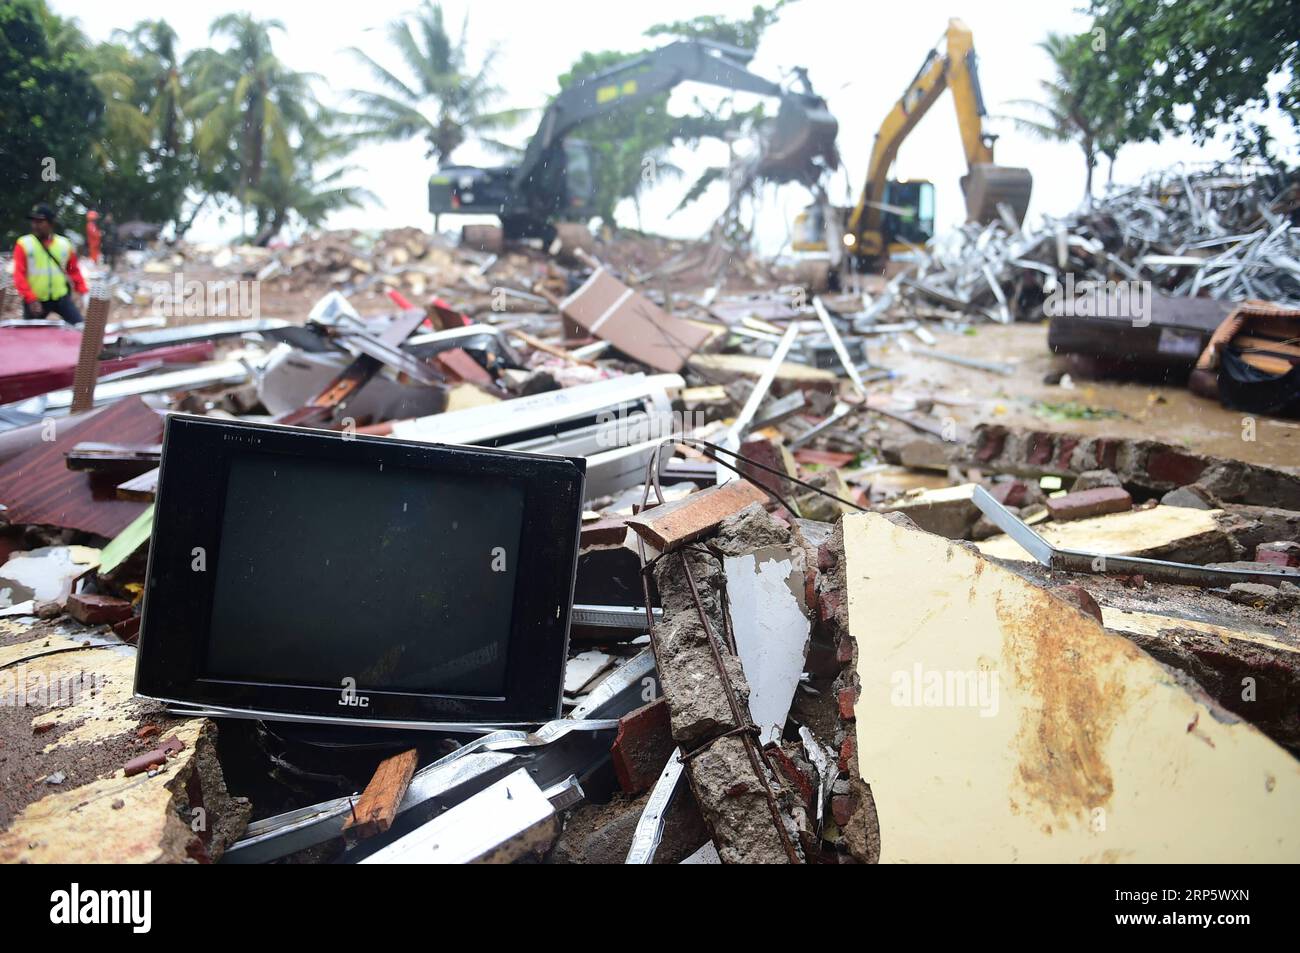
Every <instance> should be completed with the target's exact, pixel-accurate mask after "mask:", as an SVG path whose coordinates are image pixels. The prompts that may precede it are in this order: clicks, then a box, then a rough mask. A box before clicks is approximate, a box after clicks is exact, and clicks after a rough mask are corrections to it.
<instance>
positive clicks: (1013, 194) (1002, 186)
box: [961, 163, 1034, 224]
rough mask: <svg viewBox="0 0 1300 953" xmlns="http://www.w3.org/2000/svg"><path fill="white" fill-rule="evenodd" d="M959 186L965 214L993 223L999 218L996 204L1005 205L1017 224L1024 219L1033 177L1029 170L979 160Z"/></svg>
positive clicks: (973, 219)
mask: <svg viewBox="0 0 1300 953" xmlns="http://www.w3.org/2000/svg"><path fill="white" fill-rule="evenodd" d="M961 187H962V191H964V192H965V193H966V215H967V217H968V218H969V219H970V220H971V221H973V222H980V223H981V224H984V223H988V222H992V221H994V220H995V219H997V218H998V206H999V205H1002V204H1006V205H1007V206H1009V207H1010V208H1011V214H1012V215H1014V216H1015V218H1016V223H1017V224H1019V223H1021V222H1023V221H1024V220H1025V211H1026V210H1027V209H1028V208H1029V194H1030V192H1032V191H1033V187H1034V179H1033V176H1031V175H1030V174H1029V170H1028V169H1016V168H1012V167H1010V166H1005V165H991V164H988V163H979V164H977V165H973V166H971V169H970V172H969V174H967V175H965V176H962V180H961Z"/></svg>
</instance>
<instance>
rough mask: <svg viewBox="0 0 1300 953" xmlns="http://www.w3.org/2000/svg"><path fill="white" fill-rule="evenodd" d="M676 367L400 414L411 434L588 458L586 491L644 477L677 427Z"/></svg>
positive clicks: (401, 427)
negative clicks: (670, 370)
mask: <svg viewBox="0 0 1300 953" xmlns="http://www.w3.org/2000/svg"><path fill="white" fill-rule="evenodd" d="M685 386H686V384H685V381H683V380H682V378H681V377H680V376H679V375H677V374H654V375H650V376H647V375H645V374H629V375H627V376H625V377H616V378H613V379H611V380H607V381H597V382H596V383H594V384H580V385H578V386H576V387H566V388H563V389H562V390H553V391H547V392H546V393H543V394H534V395H532V396H530V397H518V398H516V399H514V400H508V401H503V402H501V403H499V404H491V405H487V406H482V407H470V408H467V409H465V410H458V411H453V412H450V413H444V414H434V415H432V416H429V417H419V418H416V419H414V420H399V421H394V423H393V425H392V435H393V436H394V437H399V438H402V439H404V440H423V441H428V442H430V443H459V444H467V445H471V446H479V447H499V448H502V449H507V450H527V451H531V452H534V453H549V454H556V455H559V456H567V457H585V458H586V460H587V498H588V499H595V498H596V497H600V496H606V495H608V494H611V493H617V492H619V491H621V490H625V489H627V488H628V487H630V486H634V485H636V484H637V483H640V482H641V481H642V479H643V476H644V473H645V468H646V464H647V463H648V462H649V459H650V455H651V453H652V452H653V451H654V448H655V447H656V446H657V445H658V444H659V443H660V442H662V441H663V440H664V439H666V438H668V437H670V436H672V435H673V434H674V433H676V432H678V431H677V430H676V429H675V427H676V424H677V417H676V416H675V415H674V413H673V398H675V397H677V396H678V395H679V394H680V392H681V390H682V389H683V388H684V387H685Z"/></svg>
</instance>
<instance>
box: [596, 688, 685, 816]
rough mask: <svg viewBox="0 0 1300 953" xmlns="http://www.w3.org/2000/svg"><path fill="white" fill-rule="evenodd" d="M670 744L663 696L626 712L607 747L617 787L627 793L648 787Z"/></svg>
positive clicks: (668, 754)
mask: <svg viewBox="0 0 1300 953" xmlns="http://www.w3.org/2000/svg"><path fill="white" fill-rule="evenodd" d="M673 747H674V745H673V736H672V731H671V728H670V726H669V721H668V701H667V699H664V698H659V699H656V700H655V701H652V702H651V703H650V704H648V705H643V706H642V707H640V708H638V709H636V710H635V711H630V712H628V713H627V714H626V715H624V716H623V717H622V718H620V719H619V720H618V734H617V735H615V736H614V744H613V747H611V748H610V755H611V757H612V759H613V762H614V776H615V777H616V778H618V785H619V787H621V788H622V789H623V790H624V791H626V792H627V793H628V794H640V793H641V792H642V791H648V790H650V788H652V787H654V783H655V781H657V780H658V779H659V775H660V773H662V772H663V769H664V765H666V764H667V763H668V759H669V758H670V757H672V753H673Z"/></svg>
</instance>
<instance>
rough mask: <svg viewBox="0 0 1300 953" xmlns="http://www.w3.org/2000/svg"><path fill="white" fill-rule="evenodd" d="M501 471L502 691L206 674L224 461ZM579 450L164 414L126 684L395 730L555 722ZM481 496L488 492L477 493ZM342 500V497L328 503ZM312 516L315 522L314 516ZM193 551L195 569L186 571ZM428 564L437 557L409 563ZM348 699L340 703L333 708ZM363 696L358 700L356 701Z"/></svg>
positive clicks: (139, 691) (581, 474) (167, 698)
mask: <svg viewBox="0 0 1300 953" xmlns="http://www.w3.org/2000/svg"><path fill="white" fill-rule="evenodd" d="M250 452H251V453H255V454H272V455H276V454H279V455H287V456H291V457H297V458H312V459H319V460H321V461H323V462H331V461H337V462H340V463H349V464H351V463H357V462H362V463H369V464H374V465H376V467H378V466H379V465H380V464H386V465H390V466H394V467H408V468H414V469H424V470H428V471H430V473H431V474H439V473H442V474H449V475H481V476H488V475H490V476H493V477H497V478H505V479H508V480H510V481H512V482H515V483H517V484H518V485H519V486H521V487H522V489H523V492H524V505H523V524H522V527H521V533H520V545H519V552H518V554H517V556H516V558H517V568H516V573H515V592H514V605H513V612H512V615H511V623H510V626H511V632H510V637H509V643H508V648H507V659H506V674H505V686H504V690H503V692H502V694H501V695H499V696H495V695H494V696H481V695H475V696H468V695H446V694H415V693H406V692H396V691H379V690H371V689H368V688H367V686H365V685H357V686H356V687H355V695H351V696H348V695H345V693H344V691H343V688H342V686H341V685H323V686H311V687H308V686H304V685H285V684H274V683H270V682H266V683H261V682H249V681H236V680H231V679H219V678H211V677H205V673H204V671H203V668H202V665H203V660H204V659H205V658H206V646H207V643H208V638H209V634H210V624H211V620H212V613H213V597H214V589H215V582H216V571H215V570H216V566H217V564H218V563H219V561H220V558H221V527H222V517H223V513H224V506H225V500H226V489H227V480H228V476H229V471H230V464H231V461H232V460H233V459H234V458H235V457H236V456H238V455H245V454H248V453H250ZM585 472H586V461H585V460H583V459H582V458H568V457H555V456H547V455H543V454H533V453H518V452H511V451H505V450H492V449H483V448H479V447H463V446H454V445H447V444H431V443H421V442H417V441H410V440H397V439H393V438H389V437H371V436H366V435H361V434H350V433H339V432H335V431H328V430H314V429H309V428H304V427H286V426H280V425H275V424H259V423H248V422H244V421H228V420H218V419H214V418H210V417H198V416H190V415H183V414H172V415H169V416H168V417H167V419H166V423H165V426H164V432H163V450H162V461H161V464H160V471H159V479H158V491H157V497H156V501H155V514H154V525H153V538H152V542H151V545H150V551H149V565H148V571H147V576H146V585H145V593H144V603H143V608H142V618H141V625H140V636H139V642H138V652H137V658H136V671H135V693H136V695H138V696H140V697H143V698H150V699H154V700H158V701H163V702H167V703H169V704H172V705H179V706H184V707H189V708H194V709H204V710H209V711H211V712H213V713H217V714H228V715H233V716H238V717H251V718H265V719H275V720H284V721H301V722H322V723H332V724H352V725H367V726H371V727H395V728H430V729H434V728H444V729H445V728H449V727H453V726H459V727H464V726H465V725H483V726H493V727H496V726H516V725H531V724H537V723H541V722H545V721H549V720H551V719H553V718H556V717H558V716H559V714H560V700H561V694H562V692H563V688H564V663H565V658H566V655H567V650H568V632H569V612H570V608H571V606H572V602H573V584H574V577H575V573H576V568H577V559H578V539H579V527H580V523H581V514H582V499H583V483H584V478H585ZM485 502H489V503H490V501H485ZM340 505H346V501H340ZM322 518H328V514H323V515H322ZM196 547H202V548H203V550H204V558H205V560H206V571H195V570H194V568H193V565H194V559H195V556H194V551H195V549H196ZM422 568H424V569H425V570H426V571H430V572H436V571H437V567H436V566H428V567H422ZM349 698H350V699H351V702H352V703H351V704H347V703H344V702H345V701H346V700H347V699H349ZM359 699H364V700H365V701H364V704H362V703H360V702H359Z"/></svg>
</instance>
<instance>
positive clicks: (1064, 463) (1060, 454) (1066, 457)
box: [1056, 437, 1079, 470]
mask: <svg viewBox="0 0 1300 953" xmlns="http://www.w3.org/2000/svg"><path fill="white" fill-rule="evenodd" d="M1078 445H1079V438H1078V437H1062V438H1061V440H1060V442H1059V443H1058V444H1057V445H1056V466H1057V469H1059V470H1069V469H1070V455H1071V454H1073V453H1074V448H1075V447H1077V446H1078Z"/></svg>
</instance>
